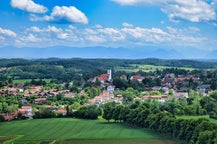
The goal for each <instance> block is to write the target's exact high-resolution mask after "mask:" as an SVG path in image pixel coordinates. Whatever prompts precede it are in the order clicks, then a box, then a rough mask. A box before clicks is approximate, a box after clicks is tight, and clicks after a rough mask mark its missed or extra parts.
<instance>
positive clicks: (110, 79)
mask: <svg viewBox="0 0 217 144" xmlns="http://www.w3.org/2000/svg"><path fill="white" fill-rule="evenodd" d="M107 74H109V77H108V81H110V82H111V81H112V70H111V69H109V70H107Z"/></svg>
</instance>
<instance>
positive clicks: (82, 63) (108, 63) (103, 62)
mask: <svg viewBox="0 0 217 144" xmlns="http://www.w3.org/2000/svg"><path fill="white" fill-rule="evenodd" d="M130 64H143V65H155V66H167V67H186V68H197V69H212V68H216V67H217V62H214V61H202V60H200V61H199V60H162V59H151V58H149V59H137V60H131V59H79V58H73V59H58V58H49V59H34V60H27V59H0V67H14V66H30V65H44V66H49V65H50V66H55V65H57V66H62V67H63V68H69V67H74V68H76V69H80V70H91V69H99V70H100V69H107V68H114V67H117V66H122V67H124V66H129V65H130Z"/></svg>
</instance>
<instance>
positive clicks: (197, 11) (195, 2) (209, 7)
mask: <svg viewBox="0 0 217 144" xmlns="http://www.w3.org/2000/svg"><path fill="white" fill-rule="evenodd" d="M112 1H114V2H116V3H119V4H121V5H141V4H143V5H155V6H159V7H160V8H161V10H162V12H164V13H166V14H167V15H168V17H169V19H170V20H171V21H179V20H180V19H184V20H188V21H191V22H201V21H212V20H216V7H215V5H216V0H213V1H212V2H211V3H207V2H206V1H203V0H155V1H153V0H112Z"/></svg>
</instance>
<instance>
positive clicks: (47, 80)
mask: <svg viewBox="0 0 217 144" xmlns="http://www.w3.org/2000/svg"><path fill="white" fill-rule="evenodd" d="M35 80H36V81H39V79H35ZM42 80H43V81H45V82H46V83H50V81H51V79H42ZM31 81H32V79H16V80H13V83H14V84H19V83H29V82H31Z"/></svg>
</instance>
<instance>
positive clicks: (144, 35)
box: [25, 23, 206, 47]
mask: <svg viewBox="0 0 217 144" xmlns="http://www.w3.org/2000/svg"><path fill="white" fill-rule="evenodd" d="M29 33H31V34H32V36H34V37H35V38H41V43H42V42H43V43H44V44H45V45H46V44H49V43H52V44H57V45H59V44H60V43H61V44H63V45H64V44H67V45H71V46H76V45H79V46H81V45H82V46H94V45H100V46H110V47H121V46H124V47H134V46H137V45H140V46H141V45H148V44H157V45H158V44H168V45H173V46H175V45H179V46H180V45H181V46H183V45H193V44H196V45H197V44H200V43H202V42H204V41H205V40H206V38H204V37H202V36H201V35H200V29H198V28H196V27H187V28H181V29H180V28H173V27H167V28H166V29H165V30H163V29H160V28H156V27H153V28H143V27H137V26H133V25H132V24H130V23H125V24H123V26H122V27H120V28H111V27H103V26H101V25H100V26H93V27H86V28H81V27H75V26H72V25H69V26H68V27H67V28H58V27H56V26H51V25H49V26H47V27H43V28H39V27H37V26H33V27H30V28H28V29H26V31H25V34H26V35H27V36H26V37H29V38H28V39H30V38H31V37H30V36H31V35H29ZM34 37H32V41H33V40H34Z"/></svg>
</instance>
